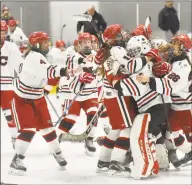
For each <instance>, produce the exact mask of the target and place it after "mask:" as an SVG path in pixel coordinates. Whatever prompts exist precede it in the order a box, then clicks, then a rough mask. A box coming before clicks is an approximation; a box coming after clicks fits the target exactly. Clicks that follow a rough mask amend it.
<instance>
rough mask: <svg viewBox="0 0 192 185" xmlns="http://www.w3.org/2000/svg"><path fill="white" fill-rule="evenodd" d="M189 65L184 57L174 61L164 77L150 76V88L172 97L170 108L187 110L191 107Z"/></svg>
mask: <svg viewBox="0 0 192 185" xmlns="http://www.w3.org/2000/svg"><path fill="white" fill-rule="evenodd" d="M190 75H191V66H190V64H189V62H188V61H187V60H186V59H183V60H179V61H175V62H173V64H172V70H171V72H170V73H169V74H168V75H166V76H165V77H164V78H151V80H150V83H149V85H150V88H151V89H153V90H155V91H156V92H158V93H160V94H164V95H166V96H170V95H171V97H172V102H173V103H172V105H171V108H172V109H174V110H189V109H191V107H192V95H191V93H192V92H191V91H190V87H191V82H192V80H191V78H190Z"/></svg>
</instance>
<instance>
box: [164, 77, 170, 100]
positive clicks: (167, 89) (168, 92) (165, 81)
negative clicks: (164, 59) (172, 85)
mask: <svg viewBox="0 0 192 185" xmlns="http://www.w3.org/2000/svg"><path fill="white" fill-rule="evenodd" d="M163 81H164V84H165V86H166V95H167V96H168V95H169V94H170V89H169V87H168V84H167V79H163Z"/></svg>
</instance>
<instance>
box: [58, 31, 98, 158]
mask: <svg viewBox="0 0 192 185" xmlns="http://www.w3.org/2000/svg"><path fill="white" fill-rule="evenodd" d="M78 41H79V47H80V52H79V53H76V54H75V55H74V56H72V57H71V58H69V60H68V62H67V67H68V68H70V69H71V68H72V69H73V68H74V67H75V66H82V67H83V66H84V67H83V71H82V72H81V73H80V74H79V75H77V76H74V78H72V79H71V81H70V82H69V86H68V87H69V89H70V91H71V92H73V98H74V97H75V94H77V93H79V92H80V93H79V95H78V97H77V98H76V99H75V101H74V103H73V104H72V106H71V107H70V109H69V110H68V114H67V115H66V116H65V117H64V118H63V120H62V121H61V123H60V125H59V127H58V128H59V129H60V130H61V132H64V133H68V132H69V131H70V130H71V128H72V127H73V125H74V124H75V122H76V120H77V117H78V116H79V115H80V110H81V109H83V110H84V111H85V113H86V116H87V124H89V122H90V121H91V119H92V118H93V116H94V115H95V113H96V112H97V106H98V105H97V98H98V94H97V81H96V79H95V77H94V76H93V75H92V74H91V73H92V65H93V62H88V61H86V60H87V58H89V61H90V60H92V59H93V58H92V57H93V56H92V54H91V50H92V43H91V35H90V34H89V33H82V34H80V35H79V37H78ZM88 63H89V64H91V65H90V66H89V67H86V65H87V64H88ZM74 93H75V94H74ZM70 96H71V95H70ZM95 132H96V127H95V126H94V128H93V129H92V130H91V132H90V133H89V136H88V138H87V139H86V140H85V148H86V153H87V154H88V155H89V154H91V155H92V154H93V153H94V152H95V151H96V148H95V146H94V145H93V138H94V137H95ZM61 136H62V135H61Z"/></svg>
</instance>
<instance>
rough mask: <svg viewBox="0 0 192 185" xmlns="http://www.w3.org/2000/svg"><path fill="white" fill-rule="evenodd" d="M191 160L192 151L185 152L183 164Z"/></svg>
mask: <svg viewBox="0 0 192 185" xmlns="http://www.w3.org/2000/svg"><path fill="white" fill-rule="evenodd" d="M191 160H192V151H190V152H189V153H187V154H185V156H184V157H183V158H182V159H181V163H182V165H185V164H186V163H188V162H189V161H191Z"/></svg>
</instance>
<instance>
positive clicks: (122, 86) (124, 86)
mask: <svg viewBox="0 0 192 185" xmlns="http://www.w3.org/2000/svg"><path fill="white" fill-rule="evenodd" d="M152 65H153V64H152V62H149V63H147V65H145V66H144V67H143V68H142V69H141V70H140V71H139V72H137V73H135V74H132V75H130V76H129V78H125V79H122V80H121V81H119V82H117V83H116V84H115V86H114V87H115V89H117V90H118V91H119V93H121V94H122V95H124V96H133V98H134V99H135V101H136V103H137V107H138V111H139V112H140V113H143V112H145V111H146V110H147V109H149V108H151V107H152V106H155V105H158V104H162V103H163V100H162V96H161V95H160V94H159V93H157V92H155V91H153V90H151V89H150V88H149V85H148V84H140V83H139V82H138V81H137V80H136V76H137V75H138V74H139V73H143V74H146V75H149V76H153V73H152ZM163 98H164V101H165V103H171V97H170V96H165V95H163Z"/></svg>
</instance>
